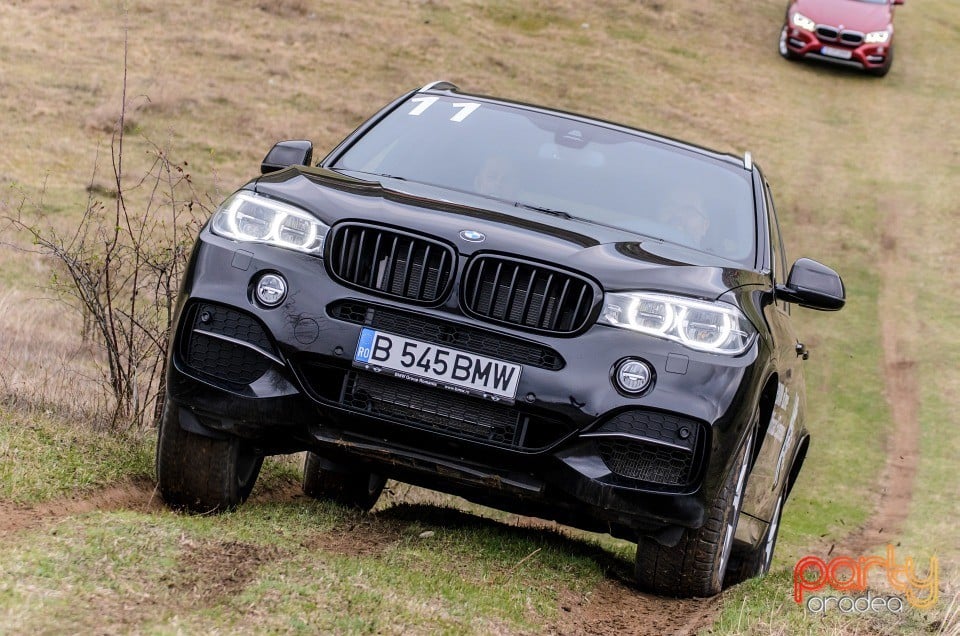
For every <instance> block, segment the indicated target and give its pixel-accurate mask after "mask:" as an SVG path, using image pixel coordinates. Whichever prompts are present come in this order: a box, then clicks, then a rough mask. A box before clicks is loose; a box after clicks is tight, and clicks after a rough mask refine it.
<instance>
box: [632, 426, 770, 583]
mask: <svg viewBox="0 0 960 636" xmlns="http://www.w3.org/2000/svg"><path fill="white" fill-rule="evenodd" d="M752 448H753V443H752V437H751V438H749V439H748V441H747V442H746V443H744V444H743V445H742V446H741V448H740V450H739V452H738V454H737V460H736V461H735V462H734V464H733V467H732V468H731V470H730V473H729V474H728V475H727V478H726V479H725V480H724V483H723V486H722V487H721V489H720V492H719V493H718V494H717V497H716V499H715V500H714V502H713V504H712V505H711V506H710V508H709V511H708V516H707V521H706V523H704V524H703V526H701V527H700V528H697V529H695V530H694V529H687V530H685V531H684V532H683V535H682V536H681V538H680V541H679V543H677V545H675V546H673V547H667V546H663V545H660V544H659V543H658V542H656V541H654V540H653V539H648V538H641V539H640V541H639V542H638V543H637V560H636V565H635V574H636V579H637V584H638V585H639V586H640V587H641V588H643V589H645V590H647V591H650V592H653V593H655V594H663V595H668V596H677V597H693V596H699V597H704V596H713V595H715V594H718V593H719V592H720V590H721V589H722V588H723V582H724V575H725V573H726V570H727V563H728V561H729V558H730V552H731V549H732V547H733V536H734V534H735V533H736V530H737V520H738V519H739V517H740V508H741V505H742V502H743V493H744V490H745V488H746V483H747V473H748V469H749V465H750V458H751V456H752V454H751V452H750V451H751V449H752Z"/></svg>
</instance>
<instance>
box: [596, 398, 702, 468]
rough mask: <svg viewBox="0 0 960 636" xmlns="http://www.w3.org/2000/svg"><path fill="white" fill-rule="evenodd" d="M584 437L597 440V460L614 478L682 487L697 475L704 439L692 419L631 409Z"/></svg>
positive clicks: (700, 425)
mask: <svg viewBox="0 0 960 636" xmlns="http://www.w3.org/2000/svg"><path fill="white" fill-rule="evenodd" d="M588 437H595V438H596V439H597V447H598V449H599V451H600V456H601V458H603V461H604V463H605V464H606V465H607V468H609V469H610V471H611V472H612V473H614V474H615V475H617V476H618V477H620V478H626V479H629V480H637V481H642V482H646V483H648V484H654V485H657V486H664V487H684V486H688V485H690V484H692V483H693V482H694V481H696V479H697V477H698V476H699V471H700V468H701V464H702V457H703V454H704V448H705V446H706V437H707V436H706V434H705V433H704V427H703V425H702V424H700V423H699V422H697V421H695V420H691V419H688V418H685V417H681V416H679V415H673V414H670V413H661V412H658V411H646V410H640V409H634V410H629V411H624V412H622V413H620V414H618V415H616V416H615V417H613V418H611V419H610V420H608V421H607V422H606V423H604V424H603V425H602V426H601V427H600V428H598V429H597V430H596V431H594V432H592V433H590V434H588ZM621 481H622V479H621Z"/></svg>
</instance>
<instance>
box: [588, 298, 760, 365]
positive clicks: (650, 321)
mask: <svg viewBox="0 0 960 636" xmlns="http://www.w3.org/2000/svg"><path fill="white" fill-rule="evenodd" d="M598 322H600V323H602V324H607V325H612V326H614V327H621V328H623V329H630V330H632V331H639V332H640V333H645V334H649V335H651V336H658V337H661V338H667V339H669V340H675V341H677V342H680V343H682V344H683V345H685V346H687V347H690V348H691V349H696V350H698V351H707V352H710V353H722V354H726V355H738V354H741V353H743V352H744V351H746V350H747V349H748V348H749V347H750V345H751V344H752V343H753V340H754V338H755V337H756V335H757V330H756V328H754V326H753V325H752V324H751V323H750V321H749V320H747V318H746V316H744V315H743V312H741V311H740V310H739V309H737V308H736V307H734V306H733V305H730V304H727V303H721V302H707V301H702V300H694V299H692V298H684V297H682V296H671V295H668V294H657V293H652V292H651V293H648V292H622V293H608V294H606V295H605V296H604V299H603V311H602V312H601V314H600V318H599V319H598Z"/></svg>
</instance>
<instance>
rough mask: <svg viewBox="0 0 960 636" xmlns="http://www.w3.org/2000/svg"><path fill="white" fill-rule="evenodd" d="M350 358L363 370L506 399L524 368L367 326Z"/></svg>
mask: <svg viewBox="0 0 960 636" xmlns="http://www.w3.org/2000/svg"><path fill="white" fill-rule="evenodd" d="M353 361H354V364H355V365H356V366H360V367H363V368H364V369H368V370H371V371H378V372H387V373H389V374H391V375H392V376H393V377H397V378H402V379H405V380H412V381H414V382H418V383H420V384H425V385H427V386H432V387H442V388H445V389H449V390H452V391H456V392H458V393H466V394H470V395H477V396H480V397H484V398H486V399H488V400H493V401H508V402H512V401H513V399H514V398H515V397H516V396H517V385H518V384H519V383H520V371H521V370H522V369H523V367H521V366H520V365H519V364H512V363H510V362H504V361H503V360H496V359H494V358H488V357H486V356H481V355H477V354H475V353H467V352H466V351H458V350H457V349H451V348H449V347H444V346H440V345H436V344H432V343H429V342H421V341H419V340H413V339H412V338H405V337H403V336H398V335H396V334H392V333H384V332H382V331H377V330H376V329H370V328H368V327H364V328H363V329H362V330H361V332H360V340H358V341H357V351H356V353H355V354H354V355H353Z"/></svg>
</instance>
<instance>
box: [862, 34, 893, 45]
mask: <svg viewBox="0 0 960 636" xmlns="http://www.w3.org/2000/svg"><path fill="white" fill-rule="evenodd" d="M889 39H890V31H873V32H872V33H867V34H866V35H865V36H864V37H863V41H864V42H866V43H867V44H882V43H883V42H886V41H887V40H889Z"/></svg>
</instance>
